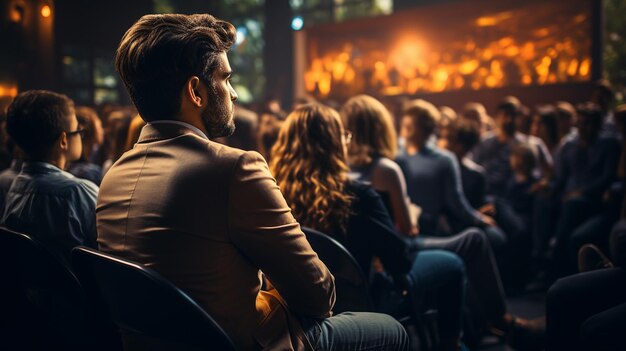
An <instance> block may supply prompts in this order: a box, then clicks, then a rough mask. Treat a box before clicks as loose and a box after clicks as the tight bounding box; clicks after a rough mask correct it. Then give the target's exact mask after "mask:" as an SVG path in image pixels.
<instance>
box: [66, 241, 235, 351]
mask: <svg viewBox="0 0 626 351" xmlns="http://www.w3.org/2000/svg"><path fill="white" fill-rule="evenodd" d="M72 260H73V263H74V266H75V272H76V274H77V276H78V277H79V279H80V281H81V282H82V283H83V285H84V286H85V288H86V289H87V291H88V292H89V293H91V294H93V295H94V296H97V298H98V299H100V300H101V301H102V302H103V303H104V305H105V306H106V307H107V309H108V311H109V314H110V317H111V319H112V320H113V322H114V323H116V324H117V326H118V327H119V328H120V329H121V332H122V335H123V342H124V349H125V350H235V347H234V346H233V343H232V341H231V340H230V339H229V337H228V336H227V335H226V333H225V332H224V331H223V330H222V328H221V327H220V326H219V325H218V324H217V323H216V322H215V321H214V320H213V318H211V316H209V314H208V313H207V312H206V311H204V310H203V309H202V308H201V307H200V306H199V305H198V304H197V303H196V302H194V301H193V300H192V299H191V298H190V297H189V296H187V295H186V294H185V293H184V292H182V291H181V290H180V289H178V288H177V287H175V286H174V285H173V284H172V283H170V282H169V281H168V280H166V279H165V278H164V277H162V276H161V275H160V274H158V273H157V272H155V271H153V270H151V269H149V268H146V267H144V266H142V265H141V264H138V263H133V262H130V261H127V260H124V259H121V258H118V257H114V256H112V255H108V254H105V253H102V252H99V251H95V250H92V249H89V248H86V247H77V248H75V249H74V250H73V251H72Z"/></svg>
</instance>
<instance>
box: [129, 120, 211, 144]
mask: <svg viewBox="0 0 626 351" xmlns="http://www.w3.org/2000/svg"><path fill="white" fill-rule="evenodd" d="M185 134H195V135H197V136H199V137H200V138H203V139H206V140H209V138H208V137H207V136H206V135H205V134H204V133H202V131H200V130H199V129H198V128H195V127H194V126H192V125H189V124H187V123H183V122H178V121H171V122H170V121H167V122H165V121H164V122H158V123H148V124H146V125H145V126H144V127H143V128H142V129H141V134H140V135H139V140H138V141H137V143H149V142H151V141H158V140H165V139H172V138H175V137H177V136H181V135H185Z"/></svg>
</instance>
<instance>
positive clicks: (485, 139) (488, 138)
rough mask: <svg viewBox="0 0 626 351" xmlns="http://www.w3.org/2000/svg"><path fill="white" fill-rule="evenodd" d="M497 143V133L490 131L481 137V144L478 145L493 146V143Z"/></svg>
mask: <svg viewBox="0 0 626 351" xmlns="http://www.w3.org/2000/svg"><path fill="white" fill-rule="evenodd" d="M495 141H496V132H495V131H489V132H486V133H485V134H483V135H482V136H481V137H480V143H478V145H481V144H491V143H494V142H495Z"/></svg>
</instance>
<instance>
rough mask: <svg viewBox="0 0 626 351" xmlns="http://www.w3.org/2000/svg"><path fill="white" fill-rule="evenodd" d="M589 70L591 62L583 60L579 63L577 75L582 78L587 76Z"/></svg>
mask: <svg viewBox="0 0 626 351" xmlns="http://www.w3.org/2000/svg"><path fill="white" fill-rule="evenodd" d="M590 68H591V60H589V59H584V60H583V62H581V63H580V67H579V68H578V73H579V74H580V75H581V76H583V77H587V76H589V69H590Z"/></svg>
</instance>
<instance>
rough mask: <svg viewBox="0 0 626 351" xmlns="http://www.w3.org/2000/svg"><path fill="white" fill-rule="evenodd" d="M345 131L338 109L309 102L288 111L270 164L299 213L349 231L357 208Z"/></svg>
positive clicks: (309, 222) (323, 227)
mask: <svg viewBox="0 0 626 351" xmlns="http://www.w3.org/2000/svg"><path fill="white" fill-rule="evenodd" d="M343 133H344V130H343V127H342V125H341V120H340V119H339V114H338V113H337V112H336V111H335V110H333V109H331V108H329V107H326V106H324V105H321V104H317V103H314V104H307V105H304V106H301V107H298V108H297V109H295V110H294V111H293V112H291V113H290V114H289V116H287V119H286V120H285V122H284V123H283V125H282V127H281V129H280V132H279V134H278V140H277V141H276V144H274V147H273V148H272V153H271V154H272V161H271V163H270V169H271V171H272V173H273V175H274V177H276V181H277V183H278V185H279V186H280V188H281V190H282V192H283V195H284V196H285V199H286V200H287V203H288V204H289V206H290V207H291V210H292V212H293V214H294V217H295V218H296V219H297V220H298V221H299V222H300V223H301V224H302V225H304V226H307V227H311V228H315V229H317V230H320V231H323V232H326V233H337V232H338V231H339V232H341V233H344V234H345V231H346V227H347V223H348V218H349V217H350V214H351V204H352V196H351V195H350V194H348V193H347V191H346V183H347V181H348V178H347V172H348V170H349V168H348V166H347V165H346V160H345V150H344V145H343V141H342V138H343Z"/></svg>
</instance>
